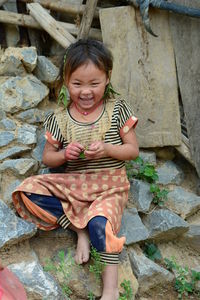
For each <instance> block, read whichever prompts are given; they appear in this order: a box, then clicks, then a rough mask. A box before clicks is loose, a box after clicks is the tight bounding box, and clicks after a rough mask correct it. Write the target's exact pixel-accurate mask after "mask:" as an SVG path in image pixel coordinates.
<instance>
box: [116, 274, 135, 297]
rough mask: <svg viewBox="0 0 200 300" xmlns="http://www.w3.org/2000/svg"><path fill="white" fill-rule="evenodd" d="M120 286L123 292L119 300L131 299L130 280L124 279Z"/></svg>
mask: <svg viewBox="0 0 200 300" xmlns="http://www.w3.org/2000/svg"><path fill="white" fill-rule="evenodd" d="M120 286H121V287H122V288H123V289H124V291H123V293H121V295H120V297H119V300H131V299H132V298H133V289H132V287H131V282H130V280H126V279H124V280H123V282H122V283H121V284H120Z"/></svg>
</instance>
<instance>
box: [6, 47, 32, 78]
mask: <svg viewBox="0 0 200 300" xmlns="http://www.w3.org/2000/svg"><path fill="white" fill-rule="evenodd" d="M9 57H15V58H16V59H18V60H19V61H20V62H21V63H22V64H23V66H24V67H25V69H26V71H27V72H29V73H31V72H32V71H33V70H34V69H35V66H36V64H37V52H36V48H35V47H22V48H17V47H8V48H7V49H6V50H5V52H4V55H3V58H9Z"/></svg>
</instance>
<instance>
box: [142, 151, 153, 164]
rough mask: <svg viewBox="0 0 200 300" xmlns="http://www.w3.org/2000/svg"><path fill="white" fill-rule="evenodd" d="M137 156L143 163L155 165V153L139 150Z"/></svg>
mask: <svg viewBox="0 0 200 300" xmlns="http://www.w3.org/2000/svg"><path fill="white" fill-rule="evenodd" d="M139 156H140V157H141V158H142V159H143V161H144V162H145V163H149V164H152V165H156V153H155V152H153V151H147V150H140V154H139Z"/></svg>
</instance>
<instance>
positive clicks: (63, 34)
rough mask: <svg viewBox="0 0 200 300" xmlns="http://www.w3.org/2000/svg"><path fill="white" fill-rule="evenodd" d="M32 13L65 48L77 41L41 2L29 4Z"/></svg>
mask: <svg viewBox="0 0 200 300" xmlns="http://www.w3.org/2000/svg"><path fill="white" fill-rule="evenodd" d="M27 7H28V9H29V10H30V14H31V15H32V16H33V18H34V19H35V20H36V21H37V22H38V23H39V24H40V25H41V27H42V28H43V29H44V30H46V31H47V32H48V33H49V35H50V36H51V37H52V38H54V39H55V40H56V41H57V42H58V43H59V44H60V45H61V46H63V48H67V47H68V46H69V45H70V44H71V43H73V42H75V38H74V37H73V35H71V34H70V33H69V32H68V31H67V30H66V29H64V28H63V27H62V26H61V25H60V24H59V23H58V22H57V21H56V20H55V19H54V18H53V17H52V16H50V15H49V14H48V12H47V11H46V10H45V9H44V8H43V7H42V6H41V5H40V4H39V3H30V4H27Z"/></svg>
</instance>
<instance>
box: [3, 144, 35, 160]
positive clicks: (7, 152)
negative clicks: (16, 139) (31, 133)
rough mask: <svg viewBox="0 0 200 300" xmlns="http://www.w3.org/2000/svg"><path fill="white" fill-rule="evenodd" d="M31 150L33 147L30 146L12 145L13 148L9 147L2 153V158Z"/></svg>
mask: <svg viewBox="0 0 200 300" xmlns="http://www.w3.org/2000/svg"><path fill="white" fill-rule="evenodd" d="M29 150H31V148H29V147H20V146H15V147H12V148H10V149H7V150H5V151H4V152H2V153H0V160H3V159H5V158H13V157H15V156H17V155H20V154H23V153H25V152H27V151H29Z"/></svg>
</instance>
